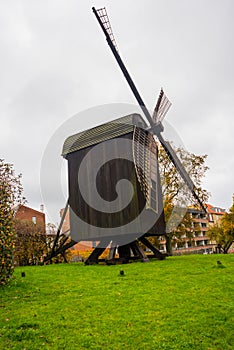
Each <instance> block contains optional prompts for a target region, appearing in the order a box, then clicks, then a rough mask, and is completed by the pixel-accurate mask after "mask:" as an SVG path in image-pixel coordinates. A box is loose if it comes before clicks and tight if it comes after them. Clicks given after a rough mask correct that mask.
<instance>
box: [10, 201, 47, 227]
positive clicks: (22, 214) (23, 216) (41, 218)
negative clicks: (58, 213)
mask: <svg viewBox="0 0 234 350" xmlns="http://www.w3.org/2000/svg"><path fill="white" fill-rule="evenodd" d="M15 217H16V219H18V220H23V221H32V222H33V223H34V224H35V225H37V224H39V225H40V226H42V227H43V228H44V232H45V231H46V223H45V214H44V213H43V212H41V211H38V210H35V209H32V208H29V207H26V206H25V205H20V206H19V207H18V208H17V211H16V215H15Z"/></svg>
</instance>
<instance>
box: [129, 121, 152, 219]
mask: <svg viewBox="0 0 234 350" xmlns="http://www.w3.org/2000/svg"><path fill="white" fill-rule="evenodd" d="M133 160H134V164H135V169H136V175H137V179H138V181H139V183H140V187H141V190H142V192H143V194H144V196H145V199H146V208H147V209H151V210H153V211H154V212H156V213H158V191H157V181H158V175H157V144H156V141H155V139H154V136H153V135H152V134H151V133H147V132H145V131H144V130H142V129H141V128H138V127H136V126H135V128H134V132H133Z"/></svg>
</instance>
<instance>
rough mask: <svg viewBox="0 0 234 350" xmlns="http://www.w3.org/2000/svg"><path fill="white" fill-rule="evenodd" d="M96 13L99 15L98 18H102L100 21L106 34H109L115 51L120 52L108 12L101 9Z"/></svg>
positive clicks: (103, 8)
mask: <svg viewBox="0 0 234 350" xmlns="http://www.w3.org/2000/svg"><path fill="white" fill-rule="evenodd" d="M96 13H97V15H98V17H99V18H100V21H101V23H102V24H103V26H104V28H105V30H106V32H107V33H108V35H109V37H110V39H111V41H112V43H113V45H114V47H115V49H116V50H117V51H118V48H117V45H116V41H115V38H114V34H113V32H112V28H111V24H110V20H109V17H108V14H107V12H106V8H105V7H102V8H100V9H98V10H96Z"/></svg>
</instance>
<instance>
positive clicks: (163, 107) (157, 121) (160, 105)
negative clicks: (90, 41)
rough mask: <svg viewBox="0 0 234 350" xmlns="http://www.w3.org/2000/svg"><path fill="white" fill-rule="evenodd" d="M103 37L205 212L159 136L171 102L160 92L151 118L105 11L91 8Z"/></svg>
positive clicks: (152, 126) (155, 132) (150, 122)
mask: <svg viewBox="0 0 234 350" xmlns="http://www.w3.org/2000/svg"><path fill="white" fill-rule="evenodd" d="M92 10H93V12H94V14H95V16H96V18H97V20H98V22H99V24H100V26H101V28H102V30H103V32H104V34H105V36H106V40H107V42H108V45H109V46H110V49H111V51H112V53H113V55H114V57H115V59H116V61H117V63H118V65H119V67H120V69H121V70H122V73H123V74H124V76H125V78H126V80H127V82H128V84H129V86H130V88H131V90H132V92H133V94H134V96H135V98H136V100H137V102H138V103H139V106H140V107H141V109H142V111H143V113H144V115H145V117H146V118H147V120H148V122H149V124H150V132H151V133H153V134H154V135H156V136H157V137H158V139H159V141H160V143H161V144H162V146H163V148H164V149H165V151H166V153H167V154H168V156H169V158H170V159H171V161H172V163H173V164H174V166H175V167H176V169H177V170H178V172H179V173H180V175H181V177H182V178H183V180H184V181H185V183H186V185H187V186H188V188H189V189H190V191H191V193H192V195H193V196H194V198H195V199H196V200H197V201H198V203H199V204H200V205H201V207H202V208H203V210H204V211H206V209H205V207H204V205H203V203H202V202H201V200H200V198H199V197H198V196H197V194H196V192H195V191H194V189H195V185H194V184H193V182H192V180H191V179H190V177H189V175H188V173H187V172H186V170H185V168H184V167H183V165H182V163H181V162H180V160H179V158H178V157H177V156H176V154H175V152H174V150H173V149H172V147H171V145H170V144H169V143H168V142H167V141H165V140H164V139H163V137H162V135H161V131H162V130H163V128H162V124H161V121H162V120H163V118H164V117H165V115H166V113H167V112H168V110H169V108H170V106H171V102H170V101H169V99H168V98H167V97H166V95H165V93H164V91H163V90H161V92H160V95H159V98H158V102H157V104H156V107H155V110H154V113H153V117H151V115H150V113H149V111H148V109H147V108H146V105H145V103H144V101H143V100H142V98H141V96H140V94H139V92H138V90H137V88H136V86H135V84H134V82H133V80H132V78H131V76H130V74H129V73H128V70H127V68H126V67H125V65H124V63H123V61H122V59H121V57H120V55H119V53H118V51H117V49H116V44H115V40H114V36H113V33H112V30H111V27H110V24H109V19H108V16H107V13H106V10H105V9H103V8H102V9H99V10H96V9H95V7H93V8H92Z"/></svg>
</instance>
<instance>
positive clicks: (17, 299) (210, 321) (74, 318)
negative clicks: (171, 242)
mask: <svg viewBox="0 0 234 350" xmlns="http://www.w3.org/2000/svg"><path fill="white" fill-rule="evenodd" d="M217 261H221V264H217ZM120 270H124V276H121V275H120ZM22 271H24V272H25V274H26V276H25V277H21V272H22ZM14 276H15V277H14V280H13V281H12V283H11V284H10V285H8V286H5V287H3V288H1V289H0V296H1V302H0V335H1V336H0V348H1V349H27V350H33V349H35V350H39V349H53V350H54V349H69V350H70V349H78V350H83V349H95V350H98V349H108V350H112V349H113V350H118V349H121V350H122V349H134V350H154V349H160V350H163V349H179V350H181V349H206V350H211V349H220V350H221V349H222V350H224V349H225V350H228V349H233V348H234V343H233V339H234V338H233V324H234V323H233V314H234V312H233V310H234V301H233V296H234V282H233V280H234V255H193V256H180V257H169V258H167V259H166V260H165V261H151V262H150V263H140V262H138V263H132V264H128V265H116V266H106V265H96V266H84V265H83V264H80V263H74V264H68V265H64V264H61V265H49V266H35V267H34V266H32V267H21V268H16V269H15V273H14Z"/></svg>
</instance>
